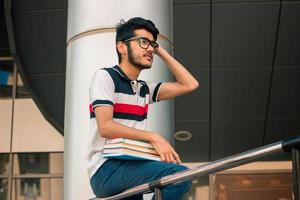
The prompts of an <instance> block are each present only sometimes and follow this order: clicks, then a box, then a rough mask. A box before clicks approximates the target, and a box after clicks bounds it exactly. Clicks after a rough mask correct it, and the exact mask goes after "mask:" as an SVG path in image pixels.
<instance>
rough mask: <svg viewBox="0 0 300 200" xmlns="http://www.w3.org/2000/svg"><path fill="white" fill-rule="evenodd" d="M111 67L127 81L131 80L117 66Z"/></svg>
mask: <svg viewBox="0 0 300 200" xmlns="http://www.w3.org/2000/svg"><path fill="white" fill-rule="evenodd" d="M113 69H114V70H115V71H116V72H118V74H119V75H120V76H121V77H123V78H124V79H126V80H128V81H132V80H131V79H130V78H129V77H128V76H127V75H126V74H125V73H124V72H123V70H122V69H121V68H120V67H119V66H118V65H116V66H114V67H113Z"/></svg>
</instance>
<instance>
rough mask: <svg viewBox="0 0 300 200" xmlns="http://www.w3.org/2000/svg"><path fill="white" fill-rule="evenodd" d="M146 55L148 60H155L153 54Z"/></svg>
mask: <svg viewBox="0 0 300 200" xmlns="http://www.w3.org/2000/svg"><path fill="white" fill-rule="evenodd" d="M145 57H146V58H147V59H148V60H151V61H152V60H153V55H150V54H146V55H145Z"/></svg>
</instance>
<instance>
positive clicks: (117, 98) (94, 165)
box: [87, 65, 162, 178]
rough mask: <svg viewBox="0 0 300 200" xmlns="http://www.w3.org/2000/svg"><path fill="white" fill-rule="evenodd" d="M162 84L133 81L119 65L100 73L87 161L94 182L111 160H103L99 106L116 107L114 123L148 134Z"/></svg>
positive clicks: (95, 80) (92, 94)
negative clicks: (151, 106) (150, 113)
mask: <svg viewBox="0 0 300 200" xmlns="http://www.w3.org/2000/svg"><path fill="white" fill-rule="evenodd" d="M161 84H162V83H161V82H158V83H149V82H145V81H141V80H130V79H129V78H128V77H127V76H126V74H125V73H124V72H123V71H122V70H121V68H120V67H119V66H117V65H116V66H114V67H112V68H103V69H99V70H98V71H97V72H96V73H95V75H94V77H93V79H92V82H91V85H90V90H89V93H90V96H89V103H90V132H89V141H88V152H87V160H88V174H89V177H90V178H91V177H92V176H93V175H94V173H95V172H96V171H97V170H98V169H99V167H100V166H101V165H102V164H103V163H104V162H105V161H106V160H107V159H106V158H103V157H102V150H103V146H104V144H105V140H106V139H105V138H103V137H101V135H100V132H99V130H98V126H97V122H96V118H95V112H94V109H95V108H96V107H97V106H112V107H113V120H114V121H116V122H118V123H120V124H123V125H126V126H129V127H132V128H136V129H142V130H144V129H145V128H146V123H147V114H148V105H149V104H150V103H153V102H157V97H158V93H159V89H160V86H161ZM120 131H122V130H120Z"/></svg>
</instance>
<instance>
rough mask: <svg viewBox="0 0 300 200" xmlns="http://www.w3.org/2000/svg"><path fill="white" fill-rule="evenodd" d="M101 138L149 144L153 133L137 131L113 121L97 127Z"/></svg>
mask: <svg viewBox="0 0 300 200" xmlns="http://www.w3.org/2000/svg"><path fill="white" fill-rule="evenodd" d="M98 126H99V125H98ZM99 127H100V128H99V131H100V134H101V136H103V137H105V138H108V139H113V138H120V137H122V138H129V139H133V140H140V141H147V142H151V139H152V135H153V133H151V132H149V131H144V130H139V129H135V128H131V127H128V126H126V125H123V124H120V123H118V122H115V121H113V120H111V121H109V122H106V123H105V124H102V125H100V126H99Z"/></svg>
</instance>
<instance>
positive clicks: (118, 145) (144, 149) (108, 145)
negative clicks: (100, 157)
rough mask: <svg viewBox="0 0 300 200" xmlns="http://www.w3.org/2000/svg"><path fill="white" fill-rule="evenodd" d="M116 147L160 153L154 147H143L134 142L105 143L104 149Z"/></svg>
mask: <svg viewBox="0 0 300 200" xmlns="http://www.w3.org/2000/svg"><path fill="white" fill-rule="evenodd" d="M116 148H124V149H131V150H136V151H140V152H145V153H151V154H154V155H158V153H157V152H156V151H155V150H154V149H150V148H146V147H141V146H137V145H134V144H126V143H113V144H105V145H104V149H116Z"/></svg>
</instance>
